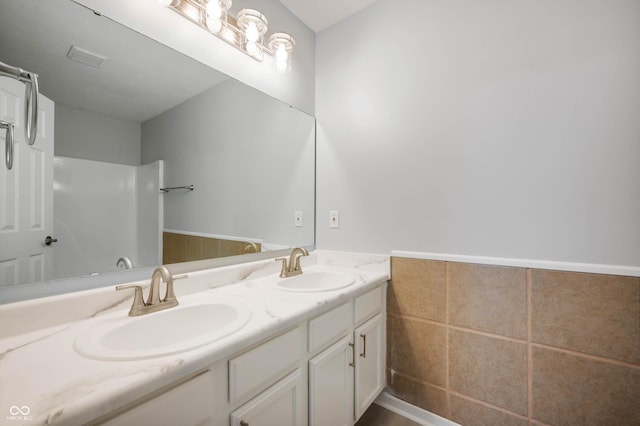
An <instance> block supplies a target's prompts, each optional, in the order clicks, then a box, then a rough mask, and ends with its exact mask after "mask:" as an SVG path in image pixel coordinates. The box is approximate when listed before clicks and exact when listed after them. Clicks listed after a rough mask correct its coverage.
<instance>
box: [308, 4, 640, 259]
mask: <svg viewBox="0 0 640 426" xmlns="http://www.w3.org/2000/svg"><path fill="white" fill-rule="evenodd" d="M638 40H640V2H638V1H636V0H615V1H608V0H588V1H583V0H565V1H562V2H557V1H551V0H542V1H529V2H522V1H519V2H512V1H506V0H502V1H499V0H492V1H483V2H477V1H475V0H460V1H455V2H452V1H445V0H436V1H422V0H380V1H379V2H378V3H376V4H374V5H373V6H371V7H370V8H368V9H365V10H364V11H362V12H361V13H359V14H357V15H355V16H353V17H351V18H348V19H347V20H345V21H343V22H341V23H339V24H337V25H335V26H333V27H330V28H329V29H327V30H325V31H323V32H322V33H320V34H318V36H317V40H316V44H317V57H316V62H317V68H316V116H317V119H318V159H317V162H318V181H317V194H318V209H317V214H318V236H317V243H318V247H320V248H323V249H343V250H356V251H366V252H378V253H388V252H389V251H390V250H411V251H422V252H435V253H452V254H463V255H464V254H467V255H481V256H504V257H513V258H525V259H527V258H528V259H543V260H557V261H577V262H587V263H603V264H619V265H635V266H638V265H640V220H639V218H640V186H639V182H640V142H639V141H640V120H639V119H638V117H640V79H639V78H638V76H639V75H640V49H639V48H638ZM331 209H339V210H340V214H341V216H340V220H341V228H340V229H329V227H328V212H329V210H331Z"/></svg>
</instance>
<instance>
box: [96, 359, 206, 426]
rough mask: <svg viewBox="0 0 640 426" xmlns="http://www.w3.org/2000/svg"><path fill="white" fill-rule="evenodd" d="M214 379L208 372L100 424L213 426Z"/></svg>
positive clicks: (119, 425)
mask: <svg viewBox="0 0 640 426" xmlns="http://www.w3.org/2000/svg"><path fill="white" fill-rule="evenodd" d="M213 389H214V377H213V374H212V373H211V372H210V371H206V372H204V373H202V374H200V375H199V376H197V377H194V378H193V379H191V380H189V381H187V382H185V383H182V384H180V385H178V386H176V387H174V388H172V389H171V390H168V391H166V392H164V393H162V394H161V395H159V396H156V397H155V398H153V399H151V400H149V401H146V402H144V403H142V404H140V405H138V406H137V407H135V408H132V409H131V410H129V411H125V412H124V413H122V414H120V415H118V416H116V417H114V418H111V419H110V420H108V421H106V422H102V421H99V422H98V423H99V424H104V425H108V426H139V425H157V426H164V425H166V426H175V425H184V426H190V425H192V426H196V425H198V426H205V425H210V426H214V421H213V408H212V406H211V402H212V401H213Z"/></svg>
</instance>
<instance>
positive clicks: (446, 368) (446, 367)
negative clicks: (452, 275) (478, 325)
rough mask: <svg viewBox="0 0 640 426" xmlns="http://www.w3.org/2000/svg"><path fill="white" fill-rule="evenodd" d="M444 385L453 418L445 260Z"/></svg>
mask: <svg viewBox="0 0 640 426" xmlns="http://www.w3.org/2000/svg"><path fill="white" fill-rule="evenodd" d="M444 323H445V329H444V331H445V335H444V346H445V352H444V387H445V395H446V398H447V418H449V419H450V418H451V392H450V389H449V262H444Z"/></svg>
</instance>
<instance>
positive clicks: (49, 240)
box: [44, 235, 58, 246]
mask: <svg viewBox="0 0 640 426" xmlns="http://www.w3.org/2000/svg"><path fill="white" fill-rule="evenodd" d="M57 242H58V239H57V238H51V235H47V237H46V238H45V239H44V243H45V244H46V245H48V246H50V245H51V243H57Z"/></svg>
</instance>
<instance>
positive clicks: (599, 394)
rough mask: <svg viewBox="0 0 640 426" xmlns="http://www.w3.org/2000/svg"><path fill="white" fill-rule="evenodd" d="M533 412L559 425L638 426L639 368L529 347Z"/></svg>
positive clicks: (542, 419)
mask: <svg viewBox="0 0 640 426" xmlns="http://www.w3.org/2000/svg"><path fill="white" fill-rule="evenodd" d="M532 398H533V417H534V418H535V419H537V420H540V421H543V422H547V423H551V424H558V425H616V426H623V425H629V426H631V425H636V426H637V425H640V369H639V368H630V367H625V366H621V365H616V364H611V363H607V362H601V361H598V360H594V359H589V358H586V357H582V356H576V355H572V354H567V353H563V352H559V351H555V350H550V349H545V348H540V347H537V346H534V347H533V395H532Z"/></svg>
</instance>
